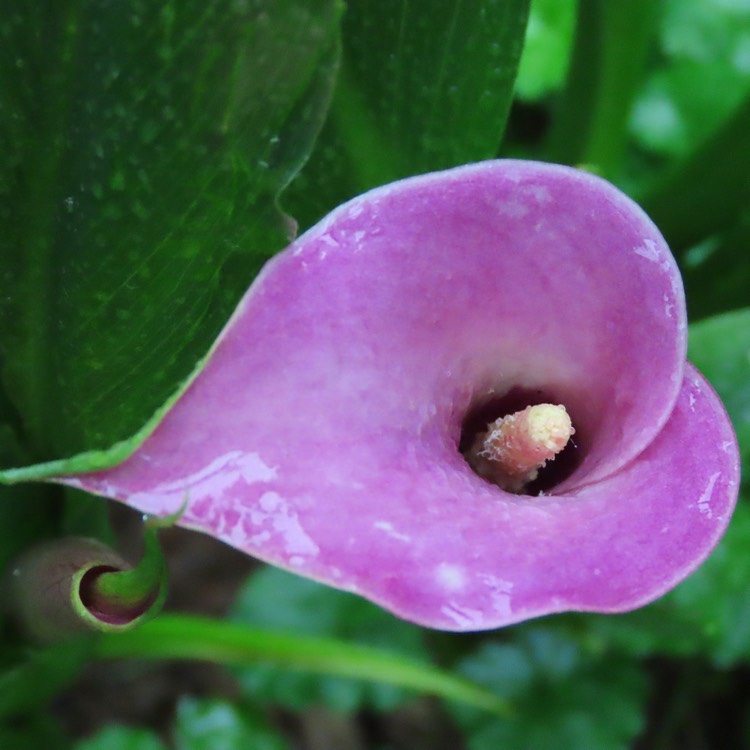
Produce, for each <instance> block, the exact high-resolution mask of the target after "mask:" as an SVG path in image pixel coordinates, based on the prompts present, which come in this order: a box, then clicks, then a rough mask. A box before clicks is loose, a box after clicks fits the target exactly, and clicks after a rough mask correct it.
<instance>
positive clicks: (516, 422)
mask: <svg viewBox="0 0 750 750" xmlns="http://www.w3.org/2000/svg"><path fill="white" fill-rule="evenodd" d="M574 433H575V429H574V428H573V424H572V422H571V420H570V416H569V414H568V412H567V410H566V409H565V407H564V406H562V405H561V404H536V405H535V406H527V407H526V408H525V409H523V410H521V411H518V412H516V413H515V414H508V415H506V416H504V417H500V418H499V419H496V420H495V421H494V422H492V423H490V424H489V425H487V432H485V433H484V435H483V436H482V437H481V438H480V441H481V445H478V446H476V447H477V448H478V449H479V450H478V451H477V454H478V456H479V457H480V458H481V459H483V461H482V463H484V467H483V468H484V471H482V473H483V474H484V475H485V476H488V478H490V477H489V475H491V478H492V479H493V481H495V483H497V484H499V485H500V486H501V487H503V489H507V490H509V491H510V492H519V491H521V490H522V489H523V487H524V485H526V484H528V483H529V482H532V481H534V479H536V477H537V474H538V473H539V469H541V468H542V467H543V466H544V465H545V463H547V461H550V460H552V459H553V458H554V457H555V456H556V455H557V454H558V453H559V452H560V451H561V450H562V449H563V448H565V446H566V445H567V444H568V441H569V440H570V437H571V435H573V434H574Z"/></svg>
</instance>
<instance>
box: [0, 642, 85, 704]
mask: <svg viewBox="0 0 750 750" xmlns="http://www.w3.org/2000/svg"><path fill="white" fill-rule="evenodd" d="M90 652H91V643H90V641H88V640H86V639H82V640H78V641H73V642H70V643H67V644H65V645H64V646H58V647H56V648H47V649H36V650H33V651H29V652H28V653H22V654H17V653H13V652H10V653H7V652H6V653H3V662H4V663H3V664H2V666H3V672H2V673H1V674H0V717H3V716H12V715H14V714H19V713H23V712H28V711H32V710H35V709H38V708H39V707H41V706H44V705H45V704H46V703H47V702H48V701H49V700H50V699H51V698H52V697H53V696H54V695H55V694H57V693H58V692H59V691H60V690H61V689H62V688H63V687H65V685H67V684H68V683H70V682H72V681H73V680H74V679H75V678H76V677H77V676H78V674H79V672H80V670H81V669H82V668H83V666H84V664H85V662H86V661H87V660H88V658H89V656H90Z"/></svg>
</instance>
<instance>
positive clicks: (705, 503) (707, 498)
mask: <svg viewBox="0 0 750 750" xmlns="http://www.w3.org/2000/svg"><path fill="white" fill-rule="evenodd" d="M720 476H721V472H718V471H717V472H716V473H715V474H712V475H711V478H710V479H709V480H708V484H707V485H706V489H704V490H703V492H702V493H701V496H700V499H699V500H698V510H699V511H700V512H701V513H702V514H703V515H704V516H706V517H707V518H712V517H713V512H712V511H711V496H712V495H713V494H714V487H715V486H716V482H717V480H718V479H719V477H720Z"/></svg>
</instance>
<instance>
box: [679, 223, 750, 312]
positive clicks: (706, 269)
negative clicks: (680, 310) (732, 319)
mask: <svg viewBox="0 0 750 750" xmlns="http://www.w3.org/2000/svg"><path fill="white" fill-rule="evenodd" d="M748 248H750V211H745V212H744V213H743V215H742V216H741V217H740V220H739V222H738V223H737V224H736V225H735V226H733V227H731V228H730V229H729V231H727V232H725V233H723V234H722V235H721V237H711V238H709V239H708V240H707V241H706V242H704V243H702V244H701V245H699V246H697V247H695V248H692V249H691V250H690V251H689V252H688V253H687V254H686V255H685V256H684V257H683V264H682V278H683V281H684V282H685V295H686V297H687V303H688V315H689V317H690V319H691V320H699V319H700V318H705V317H706V316H708V315H716V314H717V313H722V312H725V311H727V310H734V309H737V308H739V307H743V306H745V305H747V303H748V301H749V300H750V295H748V279H750V252H748Z"/></svg>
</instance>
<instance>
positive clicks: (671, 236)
mask: <svg viewBox="0 0 750 750" xmlns="http://www.w3.org/2000/svg"><path fill="white" fill-rule="evenodd" d="M748 123H750V96H748V97H747V98H746V99H745V101H744V102H743V103H742V104H741V105H740V106H739V107H738V108H737V109H736V110H735V111H734V113H733V115H732V117H731V118H729V120H728V121H726V122H725V123H724V124H723V125H722V126H721V128H720V129H719V130H718V131H717V132H716V133H715V134H713V135H712V136H711V138H709V139H708V140H707V141H705V142H704V143H703V144H701V146H700V147H699V148H698V149H697V150H696V151H695V152H693V153H692V154H691V156H690V157H689V158H688V159H686V160H685V161H683V162H680V163H678V164H676V165H675V166H674V167H673V168H672V169H670V170H669V171H668V173H667V174H665V175H664V176H663V177H661V178H660V179H659V180H658V181H657V183H656V184H655V185H654V186H653V187H652V188H651V189H650V191H649V192H648V193H647V194H646V195H645V196H644V197H643V198H642V200H641V203H642V205H643V207H644V209H645V210H646V212H647V213H648V214H649V216H650V217H651V218H652V219H653V220H654V221H655V222H656V224H657V226H658V227H659V229H660V230H661V231H662V233H663V234H664V236H665V237H666V238H667V241H668V242H669V244H670V247H671V248H672V250H673V251H674V252H675V253H676V254H677V256H678V258H681V257H682V256H683V254H684V253H685V252H686V251H687V250H688V249H689V248H691V247H692V246H694V245H696V244H698V243H699V242H702V241H703V240H705V239H706V238H707V237H711V236H713V235H715V234H717V233H720V232H723V231H726V230H727V229H730V228H731V226H732V225H733V224H735V223H736V222H737V220H738V219H739V217H740V214H741V212H742V211H743V210H744V209H745V208H746V206H747V204H748V198H750V138H749V137H748Z"/></svg>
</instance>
